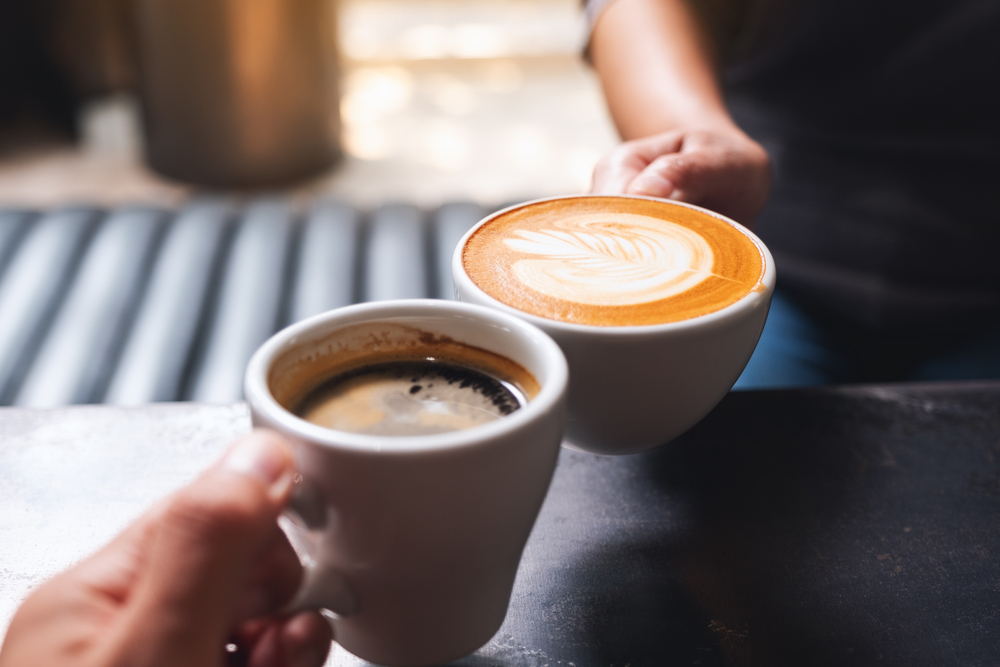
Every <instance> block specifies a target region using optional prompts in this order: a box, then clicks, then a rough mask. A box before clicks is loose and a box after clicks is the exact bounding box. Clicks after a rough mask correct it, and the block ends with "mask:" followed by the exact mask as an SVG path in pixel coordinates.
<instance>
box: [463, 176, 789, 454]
mask: <svg viewBox="0 0 1000 667" xmlns="http://www.w3.org/2000/svg"><path fill="white" fill-rule="evenodd" d="M588 200H594V201H596V200H601V204H602V206H605V204H606V206H605V208H607V210H609V211H612V212H614V211H615V210H616V207H618V208H621V209H622V210H626V211H627V210H629V208H630V207H631V208H633V209H634V207H635V206H636V204H634V203H633V202H634V201H648V202H652V203H653V205H655V206H658V207H676V208H677V209H679V210H680V211H681V214H683V215H687V216H689V217H690V216H693V217H695V218H697V217H699V216H701V217H704V216H710V217H711V218H712V220H709V221H708V222H709V223H711V224H723V225H729V226H731V228H732V230H735V231H736V232H738V233H739V234H741V235H743V236H744V237H745V238H746V239H747V240H748V241H749V243H748V244H745V247H746V248H750V249H751V250H749V253H750V254H751V255H753V254H754V253H759V258H760V259H759V262H760V264H759V265H760V271H759V275H756V274H755V282H754V284H753V285H752V286H751V287H750V289H749V290H748V291H747V293H746V294H745V296H743V297H742V298H739V299H738V300H737V301H735V302H734V303H731V304H729V305H726V306H724V307H721V308H719V309H717V310H714V311H711V312H707V313H704V314H700V315H697V316H694V317H690V318H688V319H681V320H679V321H674V322H668V323H664V324H644V325H635V326H630V325H618V326H607V325H604V326H597V325H591V324H580V323H576V322H567V321H560V320H559V319H554V318H551V317H542V316H539V315H537V314H532V313H529V312H525V310H524V309H520V308H515V307H513V306H511V305H508V304H507V303H504V302H502V301H500V300H498V299H497V298H494V297H493V296H491V295H490V294H488V293H487V292H486V291H485V290H484V289H482V288H481V287H480V286H479V285H477V284H476V282H474V280H473V279H472V278H471V277H470V275H469V272H468V271H467V270H466V267H465V265H464V262H463V253H464V251H465V249H466V245H467V244H468V243H469V242H470V239H472V238H473V237H474V236H475V235H476V234H477V232H479V231H480V230H481V229H483V228H486V227H487V226H489V225H490V224H491V223H493V222H494V221H496V220H497V219H501V218H504V217H505V216H508V217H509V216H510V215H511V213H518V214H521V213H526V214H530V213H531V209H532V207H547V208H546V214H545V215H547V216H548V218H545V220H546V222H545V224H544V225H542V227H541V228H539V227H538V226H537V225H536V226H535V229H536V232H535V236H531V237H530V238H531V239H541V240H542V243H543V244H544V242H549V241H552V240H553V239H555V241H554V242H553V246H555V245H556V243H557V242H559V243H561V242H562V241H561V240H560V239H562V238H566V239H569V238H570V237H569V236H568V235H567V234H568V233H571V232H572V231H573V230H572V228H571V227H565V228H562V229H558V230H556V233H557V234H562V237H557V236H555V235H549V236H545V233H546V232H547V231H548V230H547V229H546V228H545V226H546V225H547V226H548V227H553V228H555V227H558V225H557V224H550V222H549V221H550V220H555V219H557V218H558V217H559V207H561V206H562V205H563V204H567V203H568V204H573V203H574V202H576V203H579V204H580V205H581V206H582V207H586V206H589V205H591V204H590V203H589V202H588ZM692 212H693V213H692ZM588 215H589V214H588ZM591 218H592V219H595V220H599V216H596V217H595V216H592V217H591ZM591 218H588V219H591ZM716 221H717V222H716ZM642 224H645V223H642ZM652 225H653V226H652V227H651V229H652V230H653V232H654V233H655V231H656V230H655V221H654V222H653V223H652ZM538 229H541V230H542V231H541V232H538V231H537V230H538ZM567 229H568V230H569V231H568V232H567ZM609 230H610V231H609ZM725 231H727V233H728V231H729V230H725ZM686 233H687V232H683V231H682V234H681V235H682V236H683V234H686ZM601 235H604V236H603V238H599V237H600V236H601ZM613 235H614V231H613V229H610V227H603V228H602V229H601V231H600V232H599V234H596V235H594V239H596V241H595V240H593V239H591V240H590V241H588V240H587V239H584V240H583V241H581V242H580V243H578V244H577V247H575V248H573V247H570V248H569V249H568V250H566V251H565V252H566V253H567V254H569V253H572V252H576V251H577V250H578V249H580V248H582V249H583V251H584V252H586V251H587V250H588V249H589V248H607V247H612V246H614V243H613V242H612V243H607V240H608V237H610V236H613ZM522 236H525V238H529V236H528V235H522ZM518 240H523V239H518ZM570 240H571V241H572V239H570ZM683 240H684V239H682V241H683ZM654 241H655V239H654ZM695 241H697V239H695ZM587 243H590V245H589V246H588V245H587ZM666 243H667V244H669V243H668V242H666ZM522 247H523V246H522ZM618 248H619V249H620V246H618ZM681 250H682V251H684V250H685V249H684V248H682V249H681ZM556 251H562V250H561V249H559V248H556ZM640 252H641V249H640ZM744 252H747V251H746V250H744ZM678 256H683V252H681V253H678ZM520 257H527V258H528V259H534V258H535V257H537V255H521V256H520ZM545 259H556V260H557V261H558V257H557V256H556V255H552V256H550V257H547V258H545ZM584 259H588V258H584ZM488 261H489V262H491V263H498V264H499V263H503V264H505V265H508V264H510V265H512V264H514V263H516V262H517V261H519V256H518V255H516V254H515V255H514V257H513V258H511V257H509V256H506V254H504V253H497V254H496V256H495V257H490V258H489V260H488ZM755 261H756V259H755ZM559 268H561V267H559ZM541 270H542V271H544V270H545V269H544V267H543V268H542V269H541ZM452 274H453V277H454V281H455V291H456V295H457V297H458V299H459V300H461V301H463V302H467V303H472V304H478V305H482V306H488V307H490V308H493V309H495V310H497V311H500V312H504V313H508V314H510V315H514V316H517V317H519V318H521V319H523V320H525V321H526V322H530V323H531V324H534V325H535V326H537V327H538V328H539V329H541V330H542V331H544V332H545V333H547V334H549V336H551V337H552V338H553V339H554V340H555V341H556V342H557V343H558V344H559V346H560V347H561V348H562V350H563V352H564V353H565V355H566V359H567V361H568V362H569V368H570V389H569V419H568V421H567V424H566V439H567V442H566V445H567V446H570V447H573V448H578V449H582V450H584V451H590V452H595V453H600V454H629V453H634V452H639V451H642V450H645V449H649V448H651V447H654V446H657V445H660V444H662V443H665V442H668V441H669V440H672V439H673V438H675V437H677V436H678V435H680V434H681V433H683V432H684V431H686V430H688V429H689V428H690V427H691V426H693V425H694V424H696V423H697V422H698V421H699V420H701V418H702V417H704V416H705V415H706V414H707V413H708V412H709V411H710V410H711V409H712V408H713V407H715V406H716V405H717V404H718V403H719V401H720V400H722V398H723V396H725V394H726V393H727V392H728V391H729V390H730V389H731V388H732V386H733V384H734V383H735V382H736V380H737V379H738V378H739V376H740V373H742V372H743V368H744V367H745V366H746V363H747V361H749V359H750V355H751V354H753V351H754V348H755V347H756V345H757V340H758V339H759V337H760V333H761V330H762V329H763V327H764V321H765V320H766V318H767V311H768V307H769V305H770V301H771V295H772V293H773V291H774V284H775V270H774V261H773V259H772V258H771V254H770V252H768V250H767V247H765V245H764V244H763V243H762V242H761V240H760V239H759V238H757V237H756V236H755V235H754V234H752V233H751V232H750V231H749V230H747V229H746V228H745V227H743V226H741V225H739V224H738V223H736V222H733V221H732V220H729V219H728V218H724V217H723V216H720V215H718V214H716V213H713V212H711V211H707V210H705V209H701V208H699V207H696V206H690V205H688V204H683V203H679V202H667V201H665V200H656V199H652V198H648V197H631V196H628V197H607V196H597V195H586V196H578V197H556V198H551V199H543V200H538V201H533V202H527V203H525V204H519V205H516V206H512V207H510V208H507V209H504V210H502V211H498V212H497V213H494V214H493V215H491V216H489V217H487V218H485V219H484V220H483V221H481V222H480V223H479V224H477V225H476V226H475V227H473V228H472V229H471V230H470V231H469V232H468V233H467V234H466V235H465V237H463V238H462V240H461V242H460V243H459V244H458V247H457V248H456V249H455V254H454V257H453V261H452ZM502 275H503V278H502V281H501V282H503V283H504V284H505V285H508V286H509V285H510V284H512V283H515V282H517V281H516V279H515V278H514V277H512V276H513V275H514V274H512V273H511V272H510V271H507V272H506V273H504V274H502ZM568 284H569V287H566V289H567V290H569V293H570V294H572V289H573V286H572V283H571V282H569V283H568ZM559 287H560V288H562V287H564V286H563V285H560V286H559ZM515 289H521V287H517V288H515ZM526 292H527V298H526V301H525V302H526V303H528V304H529V305H530V304H531V298H532V295H531V294H530V290H526ZM568 298H569V299H571V298H572V296H570V297H568ZM612 298H613V297H612Z"/></svg>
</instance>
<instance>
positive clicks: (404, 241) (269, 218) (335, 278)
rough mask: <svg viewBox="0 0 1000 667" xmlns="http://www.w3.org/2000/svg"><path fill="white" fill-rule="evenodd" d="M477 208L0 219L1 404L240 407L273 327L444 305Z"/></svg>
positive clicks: (269, 207) (224, 207)
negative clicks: (401, 301)
mask: <svg viewBox="0 0 1000 667" xmlns="http://www.w3.org/2000/svg"><path fill="white" fill-rule="evenodd" d="M487 212H488V211H486V210H484V209H483V208H481V207H479V206H477V205H475V204H470V203H453V204H447V205H445V206H442V207H441V208H439V209H437V210H434V211H422V210H420V209H419V208H417V207H415V206H412V205H406V204H392V205H386V206H383V207H381V208H379V209H377V210H375V211H374V212H372V213H371V214H370V215H366V214H364V213H363V212H361V211H358V210H356V209H355V208H353V207H351V206H348V205H347V204H344V203H342V202H337V201H327V200H321V201H317V202H316V203H314V204H313V205H312V206H310V207H307V208H306V209H304V210H302V211H296V210H294V209H293V208H292V206H291V205H290V203H289V202H287V201H284V200H282V199H278V198H272V199H258V200H254V201H251V202H248V203H245V204H242V205H240V204H237V203H236V202H234V201H228V200H223V199H200V200H196V201H193V202H192V203H190V204H189V205H187V206H185V207H183V208H182V209H180V210H178V211H164V210H157V209H152V208H142V207H123V208H121V209H115V210H112V211H101V210H97V209H90V208H80V207H77V208H67V209H61V210H56V211H51V212H44V213H38V212H32V211H13V210H0V405H9V404H13V403H17V404H19V405H29V406H55V405H65V404H71V403H92V402H108V403H116V404H125V405H136V404H143V403H150V402H157V401H176V400H196V401H203V402H210V403H228V402H232V401H236V400H240V398H242V378H243V370H244V368H245V367H246V363H247V361H248V360H249V358H250V355H251V354H252V353H253V351H254V350H255V349H256V348H257V346H258V345H260V343H261V342H263V341H264V340H265V339H266V338H267V337H268V336H270V335H271V334H272V333H274V332H275V331H277V330H278V329H279V328H281V327H282V326H285V325H287V324H289V323H291V322H294V321H298V320H300V319H303V318H306V317H310V316H312V315H315V314H317V313H320V312H323V311H325V310H329V309H331V308H337V307H340V306H344V305H348V304H350V303H355V302H358V301H372V300H383V299H398V298H420V297H428V296H434V297H438V298H453V292H454V288H453V286H452V283H451V256H452V252H453V250H454V247H455V244H456V243H457V242H458V240H459V239H460V238H461V236H462V235H463V234H464V233H465V232H466V231H467V230H468V229H469V228H470V227H471V226H472V225H473V224H475V223H476V222H477V221H478V220H480V219H481V218H482V217H483V215H485V214H486V213H487Z"/></svg>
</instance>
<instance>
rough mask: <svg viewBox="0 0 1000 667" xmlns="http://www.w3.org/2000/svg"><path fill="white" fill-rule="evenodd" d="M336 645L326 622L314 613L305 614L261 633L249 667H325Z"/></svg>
mask: <svg viewBox="0 0 1000 667" xmlns="http://www.w3.org/2000/svg"><path fill="white" fill-rule="evenodd" d="M332 641H333V630H332V629H331V628H330V624H329V623H328V622H327V621H326V619H324V618H323V617H322V616H321V615H320V614H319V613H317V612H314V611H308V612H302V613H300V614H296V615H295V616H292V617H291V618H286V619H282V620H280V621H277V620H276V621H274V622H273V623H270V624H269V625H268V626H267V627H266V628H265V629H264V630H263V631H259V632H258V633H257V637H256V641H255V643H254V644H253V646H252V647H251V648H250V649H249V652H250V659H249V660H248V661H247V667H321V666H322V665H323V663H325V662H326V658H327V655H329V653H330V643H331V642H332Z"/></svg>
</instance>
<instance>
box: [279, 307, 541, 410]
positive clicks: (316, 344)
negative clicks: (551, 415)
mask: <svg viewBox="0 0 1000 667" xmlns="http://www.w3.org/2000/svg"><path fill="white" fill-rule="evenodd" d="M428 359H434V360H437V361H440V362H443V363H447V364H453V365H455V366H461V367H465V368H471V369H473V370H476V371H479V372H481V373H485V374H486V375H489V376H491V377H493V378H496V379H498V380H500V381H502V382H506V383H508V384H510V385H513V386H514V387H515V388H516V389H517V390H518V391H519V392H520V393H521V394H522V395H523V396H524V397H525V398H526V399H528V400H529V401H530V400H531V399H533V398H534V397H535V396H537V395H538V392H539V391H540V385H539V384H538V380H537V379H535V376H534V375H532V374H531V372H530V371H528V370H527V369H525V368H524V367H523V366H521V365H520V364H518V363H517V362H515V361H513V360H511V359H508V358H507V357H504V356H502V355H499V354H495V353H493V352H490V351H489V350H485V349H483V348H480V347H477V346H474V345H469V344H467V343H463V342H461V341H457V340H455V339H453V338H450V337H448V336H444V335H440V334H436V333H433V332H429V331H426V330H423V329H420V328H418V327H414V326H408V325H405V324H400V323H397V322H365V323H363V324H355V325H347V326H345V327H341V328H339V329H336V330H334V331H331V332H330V333H328V334H327V335H325V336H323V337H322V338H320V339H318V340H316V341H313V342H304V343H301V344H298V345H296V346H295V347H294V348H293V349H291V350H289V351H288V352H286V353H284V354H282V355H279V356H278V357H277V359H275V362H274V363H273V364H272V366H271V370H270V372H269V373H268V378H267V384H268V388H269V389H270V390H271V395H272V396H274V398H275V400H276V401H277V402H278V404H279V405H281V406H282V407H283V408H285V409H286V410H288V411H289V412H295V410H296V408H297V407H298V406H299V405H301V403H302V401H303V399H304V398H305V397H306V396H307V395H308V394H310V393H311V392H313V391H314V390H315V389H316V388H317V387H319V386H320V385H321V384H323V383H324V382H325V381H327V380H329V379H330V378H332V377H334V376H336V375H340V374H342V373H347V372H350V371H353V370H356V369H360V368H363V367H365V366H368V365H372V364H385V363H391V362H396V361H423V360H428Z"/></svg>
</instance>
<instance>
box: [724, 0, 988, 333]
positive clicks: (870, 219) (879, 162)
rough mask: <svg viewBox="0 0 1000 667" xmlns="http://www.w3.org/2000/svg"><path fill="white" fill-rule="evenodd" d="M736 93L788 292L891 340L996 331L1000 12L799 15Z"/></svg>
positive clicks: (736, 73)
mask: <svg viewBox="0 0 1000 667" xmlns="http://www.w3.org/2000/svg"><path fill="white" fill-rule="evenodd" d="M725 84H726V93H727V99H728V102H729V105H730V109H731V111H732V113H733V116H734V118H735V119H736V120H737V122H739V123H740V124H741V126H743V127H744V129H746V130H747V131H748V133H750V134H751V135H752V136H754V137H755V138H756V139H758V140H759V141H761V142H762V143H763V144H764V146H765V148H767V149H768V151H769V153H770V155H771V157H772V160H773V164H774V168H775V185H774V189H773V193H772V196H771V199H770V200H769V203H768V205H767V206H766V208H765V210H764V212H763V213H762V215H761V216H760V218H759V219H758V222H757V226H756V229H755V231H757V232H758V234H759V235H760V236H761V238H763V239H764V241H765V243H767V245H768V247H769V248H770V249H771V251H772V252H773V254H774V256H775V262H776V264H777V269H778V284H779V286H780V287H783V288H785V289H787V290H789V291H790V292H791V293H792V294H793V295H795V296H797V297H798V298H799V300H800V301H801V302H802V303H804V304H806V305H807V306H809V307H812V308H815V309H816V310H817V311H818V312H822V313H826V314H829V315H831V316H833V317H836V318H840V319H842V320H843V321H845V322H851V323H854V324H855V325H857V326H860V327H863V328H866V329H871V330H875V331H882V332H896V331H899V332H902V331H910V332H913V333H918V334H919V333H935V332H939V331H953V330H956V329H961V328H964V327H971V326H975V325H976V324H977V323H980V322H982V321H984V320H989V319H995V318H997V317H998V316H1000V257H998V256H1000V0H952V1H947V0H907V1H906V2H902V1H898V0H801V1H800V2H796V3H795V4H794V5H793V6H792V8H791V9H790V10H788V11H787V12H785V13H784V14H783V19H782V23H781V29H780V30H779V31H776V33H773V34H771V35H769V39H768V41H767V44H766V46H765V47H764V48H757V49H754V50H753V52H752V54H751V55H749V56H746V57H743V58H741V59H738V60H737V61H736V62H734V63H732V64H731V65H730V66H728V68H727V71H726V74H725Z"/></svg>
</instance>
